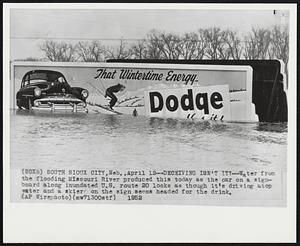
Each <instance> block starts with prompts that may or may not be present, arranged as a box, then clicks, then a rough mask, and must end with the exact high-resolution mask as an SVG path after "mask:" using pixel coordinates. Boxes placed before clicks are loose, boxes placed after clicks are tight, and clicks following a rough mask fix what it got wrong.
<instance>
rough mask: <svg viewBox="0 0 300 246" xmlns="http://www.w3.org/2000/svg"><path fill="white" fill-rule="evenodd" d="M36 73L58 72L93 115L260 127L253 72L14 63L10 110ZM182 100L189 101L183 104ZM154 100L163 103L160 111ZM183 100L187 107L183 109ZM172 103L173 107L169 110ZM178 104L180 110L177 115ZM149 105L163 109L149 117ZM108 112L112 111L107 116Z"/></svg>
mask: <svg viewBox="0 0 300 246" xmlns="http://www.w3.org/2000/svg"><path fill="white" fill-rule="evenodd" d="M32 70H35V71H37V70H51V71H57V72H60V73H62V74H63V75H64V77H65V78H66V80H67V82H68V83H69V84H71V86H73V87H83V88H85V89H87V90H88V91H89V97H88V99H87V105H88V107H89V108H90V109H91V110H89V111H90V112H94V111H97V112H100V113H109V114H114V113H119V114H132V113H133V111H135V112H137V114H138V115H148V116H157V117H174V116H178V117H180V118H182V117H187V116H189V117H188V118H190V117H191V116H193V117H192V118H193V119H194V118H195V119H196V118H199V117H200V116H201V117H200V119H205V120H206V119H210V118H211V117H212V114H214V116H213V117H212V118H213V119H216V120H217V119H218V120H219V119H221V117H222V116H223V115H224V117H223V118H222V120H229V121H246V122H249V121H258V117H257V115H256V114H255V107H254V104H253V103H252V68H251V67H250V66H237V65H191V64H155V63H151V64H150V63H62V62H15V63H13V64H12V72H11V78H12V84H11V91H12V95H11V98H12V99H11V107H12V108H16V101H15V100H16V99H15V98H16V97H15V95H16V93H17V91H18V89H19V88H20V84H21V82H22V79H23V78H24V75H25V74H26V73H27V72H29V71H32ZM200 88H201V89H200ZM212 88H214V89H216V91H214V89H212ZM225 88H226V89H225ZM146 92H147V93H146ZM148 92H152V94H148ZM214 92H215V93H214ZM149 95H150V96H149ZM172 95H173V96H172ZM184 95H185V96H184ZM170 96H171V97H170ZM182 96H183V97H184V98H186V99H181V97H182ZM175 97H176V99H175ZM220 98H222V100H223V103H222V105H223V107H222V108H221V109H218V108H216V107H218V105H220V104H219V102H220V101H219V100H220ZM156 100H158V103H159V104H157V105H156V103H157V102H156ZM181 100H183V101H184V103H183V104H182V103H181ZM161 101H162V102H163V103H161ZM168 101H170V103H171V105H172V103H173V104H174V105H173V106H170V105H168V104H166V103H167V102H168ZM177 101H178V109H176V110H175V108H176V107H175V106H176V103H177ZM189 102H193V105H192V104H190V105H192V106H193V107H192V106H189V107H187V109H188V110H185V106H184V105H185V103H189ZM151 103H152V104H153V105H152V106H153V107H154V108H156V107H158V108H160V107H163V110H159V111H158V112H151V113H150V111H149V107H148V106H149V105H151ZM162 105H163V106H162ZM182 105H183V107H182ZM167 106H168V107H169V109H171V110H169V109H168V107H167ZM107 107H110V108H113V110H110V109H109V110H107V109H108V108H107ZM192 108H193V109H192ZM154 110H155V109H154ZM164 110H168V113H163V112H165V111H164ZM172 110H173V111H172ZM220 110H221V111H223V110H225V111H224V112H226V113H223V112H222V113H220ZM229 111H230V116H229V113H228V112H229ZM166 112H167V111H166ZM216 115H217V117H216ZM227 115H228V117H227ZM198 116H199V117H198Z"/></svg>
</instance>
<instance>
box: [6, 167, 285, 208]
mask: <svg viewBox="0 0 300 246" xmlns="http://www.w3.org/2000/svg"><path fill="white" fill-rule="evenodd" d="M12 182H14V185H15V187H16V188H17V189H16V191H14V192H13V193H12V196H11V197H12V201H23V202H24V201H27V202H36V201H38V202H82V203H83V202H99V203H100V202H106V203H115V202H116V203H150V204H151V203H166V204H168V203H169V204H178V203H184V204H201V201H202V200H205V199H209V200H214V199H218V200H226V199H227V200H228V199H229V200H244V199H247V200H249V199H250V200H274V199H275V200H278V199H282V197H281V196H282V173H281V172H278V171H269V170H268V171H264V170H259V171H240V170H236V171H232V170H122V171H121V170H109V169H35V168H26V169H25V168H23V169H17V170H13V171H12ZM175 201H176V202H175ZM179 201H180V202H179Z"/></svg>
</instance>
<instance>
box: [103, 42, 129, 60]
mask: <svg viewBox="0 0 300 246" xmlns="http://www.w3.org/2000/svg"><path fill="white" fill-rule="evenodd" d="M131 54H132V52H131V49H130V48H129V47H128V45H127V43H126V42H125V41H124V40H123V39H121V40H120V44H119V46H118V47H116V48H115V47H106V59H107V58H112V59H126V58H130V56H131Z"/></svg>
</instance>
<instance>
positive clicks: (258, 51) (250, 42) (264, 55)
mask: <svg viewBox="0 0 300 246" xmlns="http://www.w3.org/2000/svg"><path fill="white" fill-rule="evenodd" d="M270 42H271V32H270V30H268V29H264V28H252V30H251V32H250V33H249V34H248V35H247V36H246V37H245V45H244V57H245V59H248V60H249V59H252V60H259V59H268V58H269V57H268V50H269V45H270Z"/></svg>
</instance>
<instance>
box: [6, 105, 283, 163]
mask: <svg viewBox="0 0 300 246" xmlns="http://www.w3.org/2000/svg"><path fill="white" fill-rule="evenodd" d="M286 138H287V125H286V124H270V123H258V124H238V123H225V122H213V121H192V120H190V121H189V120H177V119H161V118H148V117H144V116H139V117H134V116H132V115H121V116H120V115H105V114H85V113H82V114H81V113H79V114H78V113H77V114H73V113H70V114H62V113H56V112H55V113H49V112H47V113H40V112H39V113H36V112H28V111H25V110H20V111H12V115H11V165H12V167H23V166H28V167H29V166H30V167H33V166H34V167H35V166H37V167H40V166H47V167H56V166H58V167H64V168H68V167H70V168H71V167H73V168H80V167H91V168H118V167H125V168H132V169H138V168H157V169H162V168H164V169H175V168H214V167H221V168H229V167H235V168H239V167H243V168H244V167H247V168H251V169H253V168H256V169H257V168H265V167H266V166H267V167H274V168H282V167H285V165H286V145H287V139H286Z"/></svg>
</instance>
